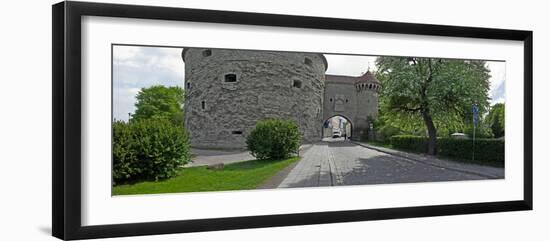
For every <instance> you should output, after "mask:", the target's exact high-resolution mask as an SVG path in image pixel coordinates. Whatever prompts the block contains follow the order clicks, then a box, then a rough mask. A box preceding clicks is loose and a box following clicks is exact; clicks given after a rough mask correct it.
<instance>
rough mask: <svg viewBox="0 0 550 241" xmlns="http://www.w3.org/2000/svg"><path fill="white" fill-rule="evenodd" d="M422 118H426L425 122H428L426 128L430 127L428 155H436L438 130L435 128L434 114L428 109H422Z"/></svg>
mask: <svg viewBox="0 0 550 241" xmlns="http://www.w3.org/2000/svg"><path fill="white" fill-rule="evenodd" d="M422 119H424V123H425V124H426V128H427V129H428V155H435V154H437V147H436V140H437V130H436V129H435V125H434V122H433V120H432V116H431V115H430V112H429V111H427V110H426V111H422Z"/></svg>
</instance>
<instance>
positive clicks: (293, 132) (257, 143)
mask: <svg viewBox="0 0 550 241" xmlns="http://www.w3.org/2000/svg"><path fill="white" fill-rule="evenodd" d="M300 140H301V135H300V132H299V130H298V126H297V125H296V124H295V123H294V122H293V121H287V120H277V119H268V120H262V121H258V122H257V123H256V126H255V128H254V129H253V130H252V132H250V134H249V135H248V136H247V138H246V145H247V147H248V150H250V153H251V154H252V155H253V156H254V157H256V158H257V159H260V160H263V159H283V158H287V157H289V156H290V155H291V154H293V153H298V150H299V148H300Z"/></svg>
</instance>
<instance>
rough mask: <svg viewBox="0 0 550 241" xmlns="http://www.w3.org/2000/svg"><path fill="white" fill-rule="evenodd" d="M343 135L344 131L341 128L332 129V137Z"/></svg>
mask: <svg viewBox="0 0 550 241" xmlns="http://www.w3.org/2000/svg"><path fill="white" fill-rule="evenodd" d="M340 137H342V132H341V131H340V130H337V129H334V130H332V138H340Z"/></svg>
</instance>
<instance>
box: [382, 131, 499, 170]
mask: <svg viewBox="0 0 550 241" xmlns="http://www.w3.org/2000/svg"><path fill="white" fill-rule="evenodd" d="M390 140H391V146H392V147H393V148H396V149H401V150H407V151H413V152H420V153H425V152H426V151H427V149H428V138H427V137H423V136H411V135H399V136H392V137H391V138H390ZM437 144H438V154H439V155H440V156H444V157H450V158H454V159H460V160H465V161H469V160H471V159H472V150H473V149H474V145H473V140H472V139H455V138H437ZM475 160H477V161H480V162H485V163H486V162H492V163H500V164H503V163H504V141H503V140H498V139H476V140H475Z"/></svg>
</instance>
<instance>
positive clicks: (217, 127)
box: [182, 48, 326, 149]
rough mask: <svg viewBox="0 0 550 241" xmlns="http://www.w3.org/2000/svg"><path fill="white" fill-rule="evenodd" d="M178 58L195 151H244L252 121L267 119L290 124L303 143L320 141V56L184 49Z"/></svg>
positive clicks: (323, 66) (322, 63)
mask: <svg viewBox="0 0 550 241" xmlns="http://www.w3.org/2000/svg"><path fill="white" fill-rule="evenodd" d="M182 57H183V58H184V61H185V79H186V83H185V88H186V97H185V107H184V108H185V127H186V129H187V130H188V132H189V134H190V139H191V145H192V146H193V147H196V148H223V149H228V148H244V147H246V145H245V137H246V136H247V135H248V133H250V131H251V130H252V128H253V127H254V125H255V124H256V122H257V121H259V120H262V119H266V118H281V119H290V120H294V121H295V122H296V124H297V125H298V126H299V129H300V131H301V133H302V135H303V141H304V142H314V141H318V140H319V139H320V136H321V128H322V123H323V116H322V106H323V91H324V81H325V75H324V73H325V70H326V61H325V59H324V57H323V56H322V55H320V54H305V53H287V52H270V51H246V50H225V49H202V48H188V49H185V50H184V52H183V53H182ZM226 75H228V76H229V77H228V79H227V80H226ZM231 75H234V77H236V78H233V76H231ZM227 81H229V82H227ZM233 81H234V82H233Z"/></svg>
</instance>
